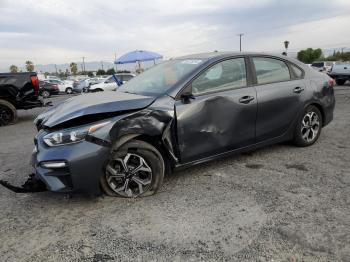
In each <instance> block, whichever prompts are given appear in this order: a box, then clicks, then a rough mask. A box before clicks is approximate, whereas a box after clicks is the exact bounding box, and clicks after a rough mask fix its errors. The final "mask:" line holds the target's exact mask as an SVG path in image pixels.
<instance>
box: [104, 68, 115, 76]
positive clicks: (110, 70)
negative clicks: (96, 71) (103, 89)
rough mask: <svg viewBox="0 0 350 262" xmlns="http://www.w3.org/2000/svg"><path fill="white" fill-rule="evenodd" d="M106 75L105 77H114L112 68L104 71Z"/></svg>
mask: <svg viewBox="0 0 350 262" xmlns="http://www.w3.org/2000/svg"><path fill="white" fill-rule="evenodd" d="M106 74H107V75H114V74H115V70H114V68H110V69H108V70H107V71H106Z"/></svg>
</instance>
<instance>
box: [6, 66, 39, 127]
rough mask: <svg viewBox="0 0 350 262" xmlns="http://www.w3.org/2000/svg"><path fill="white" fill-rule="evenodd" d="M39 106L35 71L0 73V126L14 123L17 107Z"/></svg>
mask: <svg viewBox="0 0 350 262" xmlns="http://www.w3.org/2000/svg"><path fill="white" fill-rule="evenodd" d="M41 106H44V103H43V100H42V99H40V98H39V79H38V77H37V75H36V73H5V74H0V126H3V125H8V124H13V123H15V122H16V121H17V110H18V109H31V108H34V107H41Z"/></svg>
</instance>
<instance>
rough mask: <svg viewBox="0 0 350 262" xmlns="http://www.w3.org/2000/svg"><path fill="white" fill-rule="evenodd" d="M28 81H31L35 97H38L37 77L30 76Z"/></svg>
mask: <svg viewBox="0 0 350 262" xmlns="http://www.w3.org/2000/svg"><path fill="white" fill-rule="evenodd" d="M30 80H31V81H32V85H33V87H34V92H35V94H36V95H39V79H38V77H37V76H31V77H30Z"/></svg>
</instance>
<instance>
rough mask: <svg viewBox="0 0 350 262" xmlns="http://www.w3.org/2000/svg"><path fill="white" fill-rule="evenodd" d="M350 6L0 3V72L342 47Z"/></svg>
mask: <svg viewBox="0 0 350 262" xmlns="http://www.w3.org/2000/svg"><path fill="white" fill-rule="evenodd" d="M349 11H350V1H349V0H332V1H329V0H283V1H282V0H260V1H259V0H255V1H253V0H147V1H146V0H143V1H139V0H133V1H127V0H123V1H120V0H111V1H98V0H70V1H68V0H67V1H66V0H34V1H32V0H23V1H22V0H0V69H8V68H9V66H10V65H11V64H15V65H17V66H19V67H22V66H24V62H25V61H26V60H31V61H33V62H34V64H50V63H57V64H60V63H70V62H80V61H81V60H82V57H85V61H101V60H103V61H109V62H112V61H113V60H114V56H115V54H116V55H117V57H118V56H120V55H122V54H124V53H126V52H129V51H133V50H136V49H139V50H150V51H154V52H158V53H160V54H162V55H163V56H164V58H165V59H167V58H171V57H176V56H181V55H185V54H191V53H199V52H208V51H214V50H219V51H237V50H239V37H238V36H237V34H239V33H244V36H243V37H242V49H243V51H259V52H260V51H262V52H274V53H280V52H282V51H283V42H284V41H285V40H288V41H290V52H291V53H292V52H296V51H298V50H299V49H302V48H307V47H313V48H318V47H320V48H324V49H326V51H327V50H330V49H333V48H341V47H349V48H350V38H349V28H350V12H349Z"/></svg>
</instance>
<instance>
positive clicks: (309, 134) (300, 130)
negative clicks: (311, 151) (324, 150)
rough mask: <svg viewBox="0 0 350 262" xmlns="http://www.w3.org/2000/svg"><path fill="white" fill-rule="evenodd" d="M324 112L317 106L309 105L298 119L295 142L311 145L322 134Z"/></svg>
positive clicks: (299, 144)
mask: <svg viewBox="0 0 350 262" xmlns="http://www.w3.org/2000/svg"><path fill="white" fill-rule="evenodd" d="M322 123H323V122H322V114H321V112H320V110H319V109H318V108H317V107H316V106H308V107H307V108H306V109H305V111H304V113H303V114H302V117H301V118H300V119H299V120H298V123H297V125H296V128H295V131H294V144H295V145H297V146H302V147H304V146H311V145H312V144H313V143H315V142H316V141H317V139H318V137H319V136H320V134H321V129H322Z"/></svg>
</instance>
